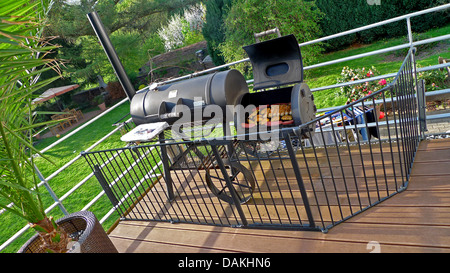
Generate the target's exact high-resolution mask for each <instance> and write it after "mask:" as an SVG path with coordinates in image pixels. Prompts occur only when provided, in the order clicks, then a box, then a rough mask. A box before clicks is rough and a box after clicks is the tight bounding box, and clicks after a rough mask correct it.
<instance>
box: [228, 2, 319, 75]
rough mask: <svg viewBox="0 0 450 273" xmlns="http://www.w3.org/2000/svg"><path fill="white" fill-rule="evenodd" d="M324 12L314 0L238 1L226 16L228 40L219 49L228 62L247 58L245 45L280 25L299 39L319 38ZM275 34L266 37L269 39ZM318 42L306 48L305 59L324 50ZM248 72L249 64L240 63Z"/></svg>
mask: <svg viewBox="0 0 450 273" xmlns="http://www.w3.org/2000/svg"><path fill="white" fill-rule="evenodd" d="M321 17H322V13H321V12H320V11H319V10H318V9H317V7H316V5H315V3H314V2H309V1H304V0H285V1H277V0H266V1H261V0H236V1H235V2H233V5H232V7H231V9H230V11H229V13H228V16H227V18H226V19H225V25H224V29H225V42H223V43H222V44H220V46H219V48H220V50H221V52H222V55H223V57H224V58H225V61H226V62H233V61H237V60H241V59H244V58H246V57H247V55H246V53H245V52H244V50H243V49H242V46H244V45H249V44H253V43H255V39H254V36H253V34H254V33H259V32H262V31H265V30H268V29H273V28H275V27H277V28H278V29H279V30H280V32H281V34H282V35H288V34H294V35H295V37H296V38H297V40H298V42H299V43H301V42H305V41H309V40H313V39H316V38H318V37H319V35H320V33H321V30H320V27H319V24H318V22H319V20H320V19H321ZM269 38H273V37H265V38H264V39H269ZM320 51H321V47H320V45H318V44H314V45H309V46H307V47H303V48H302V58H303V62H304V63H306V64H308V63H311V62H313V61H314V59H315V57H316V56H317V55H318V54H319V53H320ZM236 68H237V69H239V70H240V71H241V72H243V73H245V74H248V72H249V71H250V69H251V67H250V65H249V63H241V64H239V65H237V66H236Z"/></svg>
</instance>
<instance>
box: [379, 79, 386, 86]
mask: <svg viewBox="0 0 450 273" xmlns="http://www.w3.org/2000/svg"><path fill="white" fill-rule="evenodd" d="M378 84H379V85H385V84H386V80H385V79H381V80H380V81H379V82H378Z"/></svg>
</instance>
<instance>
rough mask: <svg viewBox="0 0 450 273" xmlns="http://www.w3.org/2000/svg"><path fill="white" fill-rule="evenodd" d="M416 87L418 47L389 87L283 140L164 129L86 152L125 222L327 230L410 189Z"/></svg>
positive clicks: (289, 131)
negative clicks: (145, 140)
mask: <svg viewBox="0 0 450 273" xmlns="http://www.w3.org/2000/svg"><path fill="white" fill-rule="evenodd" d="M416 87H417V83H416V78H415V64H414V50H410V52H409V54H408V55H407V57H406V58H405V61H404V62H403V64H402V66H401V68H400V71H399V72H398V74H397V76H396V78H395V79H394V80H393V82H392V83H390V84H389V85H387V86H386V87H385V88H383V89H382V90H379V91H377V92H375V93H373V94H371V95H369V96H367V97H364V98H362V99H360V100H357V101H355V102H353V103H350V104H348V105H346V106H343V107H341V108H339V109H337V110H334V111H332V112H330V113H327V114H326V115H323V116H321V117H319V118H317V119H315V120H313V121H311V122H308V123H306V124H302V125H301V126H299V127H295V128H284V129H280V130H279V131H278V132H277V136H279V138H278V139H276V140H274V139H270V140H261V139H260V138H256V139H252V138H249V137H248V136H247V137H244V138H242V137H241V136H233V137H231V138H230V137H224V138H217V137H216V138H209V139H204V138H203V139H191V140H187V141H176V140H173V139H172V140H171V139H167V138H165V137H161V138H160V141H159V142H157V143H154V144H151V145H133V146H130V147H126V148H120V149H112V150H105V151H95V152H87V153H83V156H84V157H85V158H86V160H87V162H88V163H89V165H90V166H91V168H92V170H93V172H94V174H95V176H96V178H97V179H98V181H99V182H100V184H101V185H102V187H103V189H104V191H105V193H106V194H107V195H108V197H109V199H110V201H111V202H112V204H113V206H114V207H115V208H116V210H117V211H118V212H119V214H120V216H121V218H122V220H127V219H133V220H156V221H169V222H186V223H197V224H211V225H220V226H232V227H248V228H295V229H306V230H321V231H327V230H328V229H329V228H331V227H332V226H334V225H336V224H338V223H340V222H342V221H344V220H346V219H348V218H350V217H352V216H354V215H356V214H358V213H360V212H362V211H364V210H366V209H367V208H369V207H372V206H374V205H376V204H378V203H380V202H382V201H383V200H385V199H387V198H389V197H391V196H393V195H394V194H396V193H398V192H400V191H402V190H404V189H405V188H406V186H407V183H408V179H409V175H410V172H411V167H412V163H413V161H414V155H415V152H416V150H417V147H418V143H419V140H420V134H419V121H418V120H419V113H418V107H417V99H418V96H417V94H416V89H417V88H416ZM380 112H386V113H387V112H389V115H385V116H384V117H383V118H380ZM309 128H313V129H312V130H310V129H309Z"/></svg>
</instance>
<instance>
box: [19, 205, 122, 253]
mask: <svg viewBox="0 0 450 273" xmlns="http://www.w3.org/2000/svg"><path fill="white" fill-rule="evenodd" d="M57 223H58V224H59V225H60V226H61V227H62V228H63V229H64V230H65V231H67V232H68V233H69V234H70V236H71V237H72V239H73V241H75V244H74V245H73V246H72V248H71V249H70V250H69V251H68V252H70V253H117V249H116V247H115V246H114V245H113V243H112V242H111V240H110V239H109V237H108V235H107V234H106V232H105V230H104V229H103V227H102V226H101V224H100V223H99V221H98V220H97V218H96V217H95V215H94V214H93V213H92V212H90V211H80V212H75V213H72V214H69V215H67V216H65V217H63V218H61V219H59V220H58V221H57ZM40 244H41V240H40V237H39V236H38V235H37V234H36V235H34V236H33V237H32V238H31V239H30V240H28V242H26V243H25V244H24V245H23V246H22V248H21V249H20V250H19V251H18V252H19V253H38V252H39V245H40Z"/></svg>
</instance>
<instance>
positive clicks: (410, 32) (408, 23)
mask: <svg viewBox="0 0 450 273" xmlns="http://www.w3.org/2000/svg"><path fill="white" fill-rule="evenodd" d="M406 26H407V28H408V41H409V48H410V49H411V48H413V42H414V41H413V36H412V30H411V17H407V18H406Z"/></svg>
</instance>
